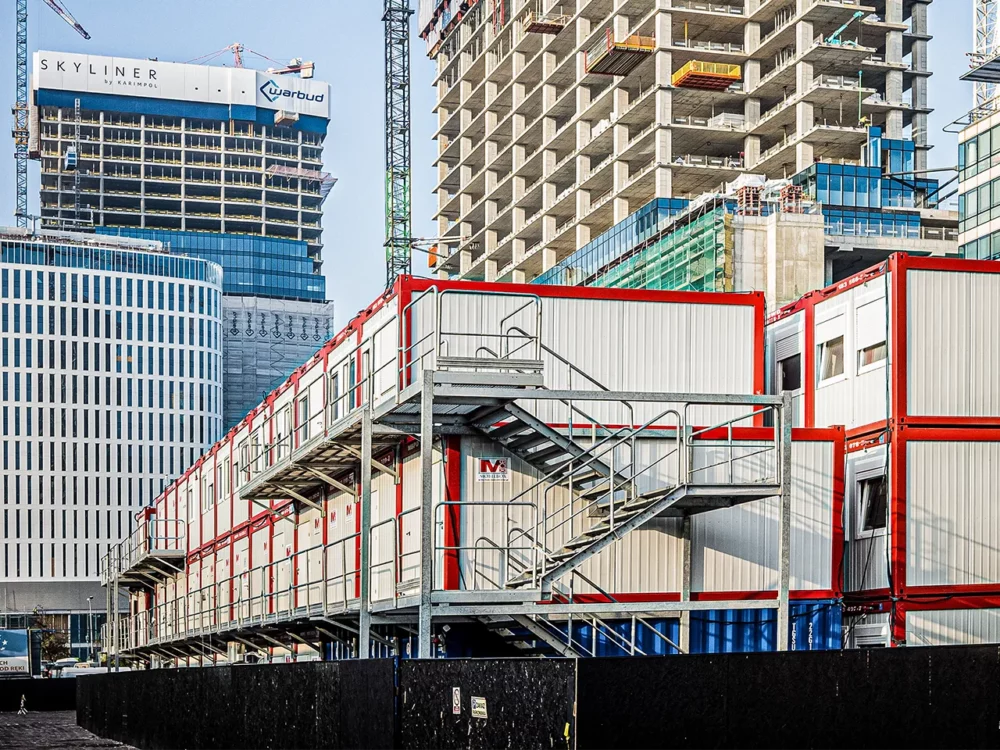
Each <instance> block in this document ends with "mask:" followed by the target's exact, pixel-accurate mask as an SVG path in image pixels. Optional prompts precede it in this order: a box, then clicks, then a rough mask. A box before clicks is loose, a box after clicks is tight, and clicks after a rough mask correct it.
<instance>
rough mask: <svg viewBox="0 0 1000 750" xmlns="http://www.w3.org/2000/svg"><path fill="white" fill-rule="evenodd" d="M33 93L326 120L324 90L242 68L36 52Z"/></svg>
mask: <svg viewBox="0 0 1000 750" xmlns="http://www.w3.org/2000/svg"><path fill="white" fill-rule="evenodd" d="M32 86H33V88H35V89H54V90H56V91H78V92H81V93H91V94H114V95H118V96H139V97H145V98H149V99H172V100H175V101H184V102H207V103H210V104H227V105H228V104H242V105H247V106H251V107H262V108H264V109H273V110H284V111H286V112H295V113H298V114H300V115H313V116H316V117H323V118H326V119H329V117H330V84H328V83H323V82H322V81H317V80H315V79H302V78H296V77H293V76H287V75H284V76H281V75H272V74H270V73H264V72H260V71H256V70H250V69H248V68H225V67H217V66H208V65H189V64H187V63H172V62H160V61H157V60H135V59H131V58H127V57H104V56H102V55H79V54H74V53H71V52H49V51H46V50H40V51H38V52H36V53H35V55H34V78H33V80H32Z"/></svg>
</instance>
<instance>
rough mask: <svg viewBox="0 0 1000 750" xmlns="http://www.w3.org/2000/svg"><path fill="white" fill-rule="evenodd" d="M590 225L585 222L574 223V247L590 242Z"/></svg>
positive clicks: (577, 247) (578, 247)
mask: <svg viewBox="0 0 1000 750" xmlns="http://www.w3.org/2000/svg"><path fill="white" fill-rule="evenodd" d="M590 240H591V237H590V227H588V226H587V225H586V224H577V225H576V249H577V250H579V249H580V248H581V247H583V246H584V245H586V244H587V243H588V242H590Z"/></svg>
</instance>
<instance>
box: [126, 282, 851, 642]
mask: <svg viewBox="0 0 1000 750" xmlns="http://www.w3.org/2000/svg"><path fill="white" fill-rule="evenodd" d="M763 341H764V300H763V296H762V295H761V294H759V293H754V294H702V293H684V292H650V291H646V290H616V289H592V288H581V287H557V286H545V287H539V286H523V285H510V284H483V283H469V282H446V281H429V280H416V279H410V278H405V279H402V280H401V281H399V282H398V283H397V285H396V286H395V287H394V289H393V290H391V291H390V292H387V293H386V294H385V295H384V296H383V297H382V298H380V299H379V300H377V301H376V303H375V304H373V305H372V306H371V307H370V308H368V309H367V310H365V311H363V312H362V313H361V314H360V315H359V316H358V317H357V318H356V319H355V320H354V321H352V322H351V324H350V325H349V326H348V327H347V328H346V329H344V330H343V331H342V332H341V333H340V334H338V335H337V336H336V337H335V338H333V339H332V340H331V341H329V342H327V344H326V345H324V346H323V347H322V348H321V349H320V351H319V352H318V353H317V354H316V356H314V357H313V358H312V359H310V360H309V361H308V362H307V363H305V364H304V365H303V366H301V367H300V368H299V369H297V370H296V371H295V372H294V373H293V374H292V376H291V377H290V378H289V379H288V381H286V382H285V383H284V384H283V385H282V386H281V387H279V388H278V389H276V390H275V391H274V392H272V393H271V394H270V395H269V396H268V397H267V398H266V399H265V400H264V402H263V403H262V404H260V405H259V406H258V407H257V408H255V409H254V410H253V411H251V412H250V414H248V415H247V417H246V418H245V419H244V420H243V421H242V422H241V423H240V424H239V425H237V426H236V427H235V428H234V429H233V430H231V431H230V432H229V434H228V435H227V436H226V437H225V438H224V439H223V440H221V441H220V442H219V443H217V444H216V445H215V446H214V447H213V448H212V449H211V450H210V451H208V452H207V453H206V454H205V455H204V456H202V458H201V459H199V460H198V461H197V462H196V463H195V464H194V465H193V466H192V467H191V468H190V469H189V470H188V472H187V473H186V474H185V475H184V476H183V477H181V478H180V479H179V480H178V481H177V482H175V483H174V484H173V485H171V486H170V487H169V488H168V489H167V490H166V491H165V492H164V493H163V494H162V495H161V496H160V497H159V498H157V500H156V501H155V503H154V506H153V509H152V510H151V511H150V514H149V516H148V518H147V521H148V523H147V527H148V529H149V531H147V532H146V538H147V539H148V540H150V541H149V542H148V543H147V544H145V545H143V544H141V543H140V544H138V545H133V546H137V547H138V548H139V549H140V550H141V554H140V555H138V556H136V555H133V556H132V557H128V558H124V559H123V558H122V557H121V556H118V557H116V556H115V555H111V556H109V558H108V561H107V576H106V577H107V580H108V583H109V585H111V586H112V587H113V586H125V587H128V588H130V591H132V600H133V613H134V614H133V615H132V616H131V617H129V618H127V619H126V620H124V621H122V622H120V623H119V624H118V625H117V626H113V631H114V632H113V634H112V637H113V638H114V639H117V642H116V646H115V648H116V649H117V650H118V651H119V652H120V653H127V654H132V655H139V656H142V657H144V658H150V659H156V660H160V659H170V660H172V659H175V658H178V657H179V656H180V655H181V654H183V655H184V656H185V657H186V658H189V657H194V658H197V659H203V658H206V657H207V656H212V655H213V654H214V655H216V656H218V655H222V654H232V653H234V649H235V650H237V651H238V650H239V649H240V648H243V647H255V648H256V647H263V648H272V647H280V648H286V647H288V646H292V645H294V644H297V647H301V649H300V650H317V651H318V650H321V649H325V650H326V651H327V653H336V654H354V655H368V654H371V653H391V652H393V650H394V651H395V652H396V653H404V654H405V653H406V650H405V646H402V645H398V644H400V643H401V642H406V641H407V640H408V639H409V638H410V634H411V633H412V632H413V630H412V627H411V629H410V630H407V629H406V628H407V627H410V626H412V624H414V623H416V624H417V625H418V628H417V630H418V631H419V632H420V636H421V644H420V646H419V651H420V653H421V654H427V653H428V651H427V650H425V649H428V648H429V646H430V643H429V637H428V638H427V639H426V640H425V634H426V633H427V627H426V622H427V620H426V619H424V613H425V612H426V613H427V617H428V619H429V618H434V621H435V623H436V624H437V625H438V627H437V629H435V630H434V631H433V634H434V638H435V639H436V643H437V650H438V651H439V652H442V653H455V649H457V648H459V644H458V639H457V637H455V636H452V637H451V639H450V642H451V647H449V646H448V645H447V643H446V641H448V640H449V638H448V637H447V633H448V632H449V629H451V628H452V627H453V626H454V629H455V632H456V633H457V632H458V631H459V626H462V628H463V629H464V632H466V633H468V632H469V630H468V629H469V628H472V631H471V632H472V634H473V635H472V636H471V640H467V641H466V645H465V646H464V647H463V648H466V649H467V650H468V651H470V652H474V653H485V652H486V651H487V650H488V646H489V643H490V638H491V636H490V632H491V631H492V638H494V639H495V638H496V637H497V636H498V635H499V636H500V638H501V640H502V641H503V643H504V644H505V646H506V647H508V648H510V649H513V651H512V653H525V652H529V653H538V652H539V651H542V652H548V653H563V654H577V655H597V654H600V653H632V654H636V653H646V652H647V650H646V649H652V650H653V652H657V653H667V652H670V651H671V649H674V650H676V649H677V648H683V649H693V650H698V649H699V648H713V649H719V650H722V649H731V650H735V649H739V648H753V647H757V646H759V645H760V644H765V646H766V645H767V644H768V643H769V644H770V646H771V647H775V646H778V647H787V645H788V641H789V639H790V637H792V636H791V634H792V632H793V622H792V621H790V619H789V611H790V608H789V607H788V606H787V603H788V601H789V599H792V600H795V605H794V607H795V608H797V609H792V610H791V612H792V617H793V618H794V627H795V628H797V630H795V631H794V632H796V633H797V635H796V636H795V638H796V642H797V643H799V644H802V647H819V646H820V645H821V644H830V643H831V642H834V641H836V640H839V638H838V636H839V610H838V611H836V612H835V611H834V610H835V609H836V607H835V603H834V602H835V600H836V599H837V598H838V597H839V594H840V592H839V588H838V584H837V578H836V575H835V572H836V571H837V570H838V569H839V567H840V564H839V560H838V558H837V550H838V549H840V548H841V547H842V545H841V544H840V543H839V541H838V540H839V539H840V537H841V535H842V531H841V529H840V526H839V518H840V517H841V513H840V506H841V503H842V497H843V489H842V483H843V478H842V475H841V467H842V465H843V461H842V456H841V454H842V451H843V431H842V430H839V429H835V428H831V429H825V430H806V429H803V430H795V431H794V432H793V431H792V429H791V424H790V418H787V417H783V416H782V415H783V413H784V412H782V408H783V402H782V400H781V399H777V398H775V397H769V396H764V395H760V394H761V393H762V391H763V389H764V358H763ZM359 430H360V433H359ZM359 434H360V436H361V437H360V438H358V437H357V436H358V435H359ZM421 436H424V437H425V438H427V439H423V440H422V439H420V438H421ZM786 501H787V502H786ZM709 510H713V512H712V513H707V512H706V511H709ZM157 525H160V526H164V527H171V528H174V529H177V530H180V531H177V532H175V533H174V534H172V535H165V534H163V533H162V530H158V529H157ZM782 552H784V553H785V554H782ZM160 558H163V559H167V558H170V559H171V560H172V561H173V564H174V566H175V568H176V571H177V572H176V573H172V574H170V575H163V573H162V570H161V572H157V568H161V569H162V567H163V566H162V565H159V563H158V562H157V560H158V559H160ZM782 560H787V561H788V562H787V563H786V564H782ZM685 571H687V573H685ZM143 577H144V582H145V583H147V584H149V585H144V586H139V585H138V584H137V583H136V581H137V580H138V579H140V578H143ZM800 600H801V601H800ZM425 608H427V609H429V612H427V609H425ZM750 609H753V610H761V611H760V612H740V611H739V610H750ZM775 610H776V611H777V613H778V614H777V616H775V614H774V612H775ZM820 610H822V611H820ZM817 613H819V614H817ZM817 617H820V619H822V621H823V622H824V623H827V624H829V625H830V627H834V628H835V629H836V632H835V633H833V634H832V635H831V634H830V633H824V634H822V636H819V635H817V637H816V638H815V640H814V641H811V640H809V638H808V636H807V635H806V632H807V630H808V623H807V619H808V618H812V619H816V618H817ZM372 618H375V622H374V624H372ZM816 621H817V622H818V621H819V620H816ZM800 624H801V626H802V627H799V625H800ZM717 625H718V626H720V627H716V626H717ZM445 626H448V627H447V628H445ZM803 628H805V629H803ZM588 629H589V630H588ZM798 630H802V633H801V634H798ZM366 632H370V633H371V634H372V635H371V637H372V639H373V640H374V643H373V644H372V648H371V649H369V648H368V647H366V645H365V634H366ZM670 632H675V636H671V635H669V633H670ZM477 634H478V635H477ZM428 635H429V634H428ZM651 643H652V644H654V645H653V646H650V645H649V644H651ZM644 644H645V647H646V648H645V649H644ZM380 649H381V650H380Z"/></svg>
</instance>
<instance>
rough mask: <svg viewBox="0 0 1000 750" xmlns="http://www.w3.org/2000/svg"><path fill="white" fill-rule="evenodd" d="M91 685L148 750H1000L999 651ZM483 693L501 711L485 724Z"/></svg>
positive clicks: (87, 692)
mask: <svg viewBox="0 0 1000 750" xmlns="http://www.w3.org/2000/svg"><path fill="white" fill-rule="evenodd" d="M23 682H28V681H23ZM34 682H36V683H45V682H48V683H56V682H67V683H70V684H72V681H70V680H65V681H60V680H54V681H53V680H44V681H43V680H35V681H34ZM75 682H76V685H77V688H78V696H77V705H78V707H79V708H78V712H77V717H78V721H79V723H80V724H81V725H83V726H84V727H86V728H88V729H90V730H91V731H93V732H94V733H95V734H99V735H102V736H105V737H111V738H113V739H117V740H120V741H123V742H127V743H129V744H133V745H136V746H138V747H140V748H143V749H144V750H158V749H159V748H180V747H211V748H238V747H239V748H242V747H246V748H299V747H331V748H339V747H366V748H388V747H401V748H432V747H435V748H436V747H442V748H451V747H455V748H458V747H461V748H546V749H547V750H553V749H558V748H580V750H588V749H589V748H659V747H817V748H824V747H859V748H865V747H872V748H875V747H935V748H937V747H998V746H1000V647H997V646H959V647H946V648H908V649H907V648H899V649H886V650H874V651H842V652H840V651H828V652H789V653H783V654H775V653H762V654H724V655H702V656H683V657H679V656H668V657H662V658H658V657H638V658H616V659H582V660H579V661H573V660H567V659H488V660H487V659H482V660H474V659H454V660H434V661H415V660H411V661H405V660H404V661H402V662H399V663H398V665H397V664H396V663H395V662H393V661H392V660H381V661H367V662H358V661H353V662H327V663H307V664H287V665H272V666H236V667H217V668H205V669H179V670H156V671H152V672H129V673H123V674H119V675H115V674H109V675H93V676H88V677H78V678H77V679H76V680H75ZM454 688H458V689H459V701H458V713H455V712H454V706H453V694H454V693H453V690H454ZM18 697H20V694H18ZM473 697H477V698H484V699H485V701H486V712H487V717H486V718H479V717H475V716H473V715H472V711H471V708H472V698H473ZM29 705H30V704H29ZM0 710H6V709H4V708H3V707H2V706H0Z"/></svg>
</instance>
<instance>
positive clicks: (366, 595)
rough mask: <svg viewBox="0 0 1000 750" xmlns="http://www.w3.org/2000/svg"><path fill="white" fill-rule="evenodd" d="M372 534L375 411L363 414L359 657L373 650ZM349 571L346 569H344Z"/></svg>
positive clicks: (366, 655)
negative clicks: (373, 425)
mask: <svg viewBox="0 0 1000 750" xmlns="http://www.w3.org/2000/svg"><path fill="white" fill-rule="evenodd" d="M371 533H372V413H371V409H370V408H368V407H365V410H364V413H363V414H362V415H361V537H360V538H361V565H360V568H361V570H360V574H361V601H360V602H359V614H358V625H359V627H358V651H359V653H358V656H359V657H360V658H362V659H367V658H368V657H369V655H370V653H371V627H372V613H371V565H370V564H369V562H370V559H371ZM345 574H346V572H345Z"/></svg>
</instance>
